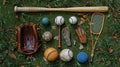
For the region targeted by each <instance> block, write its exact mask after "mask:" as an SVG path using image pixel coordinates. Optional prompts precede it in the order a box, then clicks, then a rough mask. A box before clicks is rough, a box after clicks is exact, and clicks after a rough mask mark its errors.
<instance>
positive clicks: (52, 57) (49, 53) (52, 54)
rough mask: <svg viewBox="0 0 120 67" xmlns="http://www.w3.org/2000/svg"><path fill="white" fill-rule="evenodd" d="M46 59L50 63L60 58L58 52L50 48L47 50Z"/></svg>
mask: <svg viewBox="0 0 120 67" xmlns="http://www.w3.org/2000/svg"><path fill="white" fill-rule="evenodd" d="M44 57H45V59H46V60H48V61H55V60H56V59H57V58H58V51H57V50H56V49H55V48H53V47H50V48H48V49H46V50H45V52H44Z"/></svg>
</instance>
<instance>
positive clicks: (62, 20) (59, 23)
mask: <svg viewBox="0 0 120 67" xmlns="http://www.w3.org/2000/svg"><path fill="white" fill-rule="evenodd" d="M55 23H56V24H57V25H62V24H63V23H64V17H63V16H57V17H56V18H55Z"/></svg>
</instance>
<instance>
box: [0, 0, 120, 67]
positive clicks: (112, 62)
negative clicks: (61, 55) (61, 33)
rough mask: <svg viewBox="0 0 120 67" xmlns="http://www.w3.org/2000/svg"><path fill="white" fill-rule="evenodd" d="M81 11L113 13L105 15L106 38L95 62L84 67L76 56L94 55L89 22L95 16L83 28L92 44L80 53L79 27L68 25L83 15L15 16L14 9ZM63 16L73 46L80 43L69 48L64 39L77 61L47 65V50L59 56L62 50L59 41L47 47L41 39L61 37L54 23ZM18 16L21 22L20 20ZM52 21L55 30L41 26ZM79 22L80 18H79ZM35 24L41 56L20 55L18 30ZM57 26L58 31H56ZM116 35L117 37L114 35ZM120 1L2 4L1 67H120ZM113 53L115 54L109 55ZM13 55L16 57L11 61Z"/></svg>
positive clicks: (23, 0)
mask: <svg viewBox="0 0 120 67" xmlns="http://www.w3.org/2000/svg"><path fill="white" fill-rule="evenodd" d="M3 1H6V2H5V4H3ZM48 4H49V5H50V6H51V7H79V6H86V5H87V6H108V7H109V11H108V12H107V13H104V15H105V24H104V28H103V31H102V34H101V36H100V38H99V41H98V43H97V46H96V49H95V56H94V62H93V63H92V64H91V63H89V62H88V63H85V64H80V63H78V62H77V59H76V56H77V54H78V53H79V52H81V51H84V52H86V53H87V54H88V56H89V57H90V53H91V37H90V27H89V24H88V22H90V18H91V16H92V13H83V14H88V18H87V19H86V21H85V23H84V24H83V25H82V27H83V28H84V30H85V31H86V33H87V38H88V43H87V45H84V49H83V50H79V48H78V47H79V44H80V42H79V40H78V37H77V35H76V33H75V29H76V25H71V24H70V23H69V22H68V19H69V17H70V16H73V15H75V16H77V14H79V13H68V12H41V13H15V12H14V6H15V5H18V6H37V7H47V5H48ZM58 15H61V16H64V18H65V24H64V25H63V26H62V28H64V27H66V26H67V27H69V28H70V32H71V41H72V43H73V41H74V40H76V45H72V46H71V47H67V46H66V45H65V42H64V39H63V38H62V49H64V48H69V49H71V50H72V51H73V53H74V58H73V59H72V61H71V62H63V61H61V60H60V59H57V60H56V61H55V62H50V63H48V64H46V62H45V61H44V59H43V53H44V51H45V49H46V48H48V47H54V48H56V49H57V50H58V51H59V52H60V51H61V50H62V49H58V47H57V45H58V41H56V40H54V39H53V40H52V41H51V42H48V43H46V42H45V41H44V40H43V39H42V38H41V35H42V33H43V32H45V31H51V32H52V33H53V37H55V36H57V34H58V33H57V31H58V29H57V26H56V24H55V22H54V19H55V17H56V16H58ZM16 16H18V19H16ZM43 17H48V18H49V19H50V21H51V24H50V25H51V26H48V27H45V26H43V25H42V24H41V19H42V18H43ZM77 18H78V22H79V21H80V18H81V17H80V16H77ZM31 22H32V23H35V24H37V25H38V26H39V28H40V30H39V31H38V33H39V36H40V39H39V41H40V44H41V47H40V48H39V50H38V51H37V53H35V54H33V55H30V56H27V55H23V54H21V53H19V52H18V51H17V43H16V35H15V30H16V27H17V26H18V25H20V24H24V23H31ZM52 26H55V27H56V29H52ZM113 33H114V34H113ZM119 40H120V1H119V0H0V67H119V66H120V42H119ZM109 49H111V50H113V51H112V52H111V53H109V51H108V50H109ZM11 55H14V56H12V57H11ZM28 57H32V60H27V58H28Z"/></svg>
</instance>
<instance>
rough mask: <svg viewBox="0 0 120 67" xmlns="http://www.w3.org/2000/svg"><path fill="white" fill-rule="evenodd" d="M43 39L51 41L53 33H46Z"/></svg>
mask: <svg viewBox="0 0 120 67" xmlns="http://www.w3.org/2000/svg"><path fill="white" fill-rule="evenodd" d="M42 38H43V39H44V40H45V41H50V40H51V39H52V33H51V32H49V31H46V32H44V33H43V35H42Z"/></svg>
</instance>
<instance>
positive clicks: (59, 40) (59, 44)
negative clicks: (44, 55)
mask: <svg viewBox="0 0 120 67" xmlns="http://www.w3.org/2000/svg"><path fill="white" fill-rule="evenodd" d="M60 30H61V26H60V25H59V26H58V48H61V38H60V37H61V35H60Z"/></svg>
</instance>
